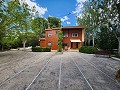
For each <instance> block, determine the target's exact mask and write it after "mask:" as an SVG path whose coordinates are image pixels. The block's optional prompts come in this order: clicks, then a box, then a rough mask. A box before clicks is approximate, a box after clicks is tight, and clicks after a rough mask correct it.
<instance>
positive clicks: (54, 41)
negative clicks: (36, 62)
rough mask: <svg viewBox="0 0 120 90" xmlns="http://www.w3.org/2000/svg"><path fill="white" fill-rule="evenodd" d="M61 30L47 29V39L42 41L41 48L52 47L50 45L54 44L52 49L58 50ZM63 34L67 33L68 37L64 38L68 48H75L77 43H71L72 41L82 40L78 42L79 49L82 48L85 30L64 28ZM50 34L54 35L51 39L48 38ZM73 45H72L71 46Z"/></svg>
mask: <svg viewBox="0 0 120 90" xmlns="http://www.w3.org/2000/svg"><path fill="white" fill-rule="evenodd" d="M59 30H60V28H53V29H51V28H49V29H46V34H45V39H40V47H50V46H48V43H52V46H51V49H52V50H57V48H58V47H57V43H58V31H59ZM62 31H63V33H64V32H67V33H68V37H64V38H63V41H62V42H63V43H66V44H67V47H68V48H71V46H73V47H72V48H75V46H76V42H73V43H71V41H70V39H80V41H81V42H78V48H80V47H81V46H82V43H83V42H84V29H83V28H62ZM72 33H78V37H72ZM48 34H52V36H51V37H48ZM71 44H72V45H71Z"/></svg>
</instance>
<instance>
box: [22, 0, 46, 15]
mask: <svg viewBox="0 0 120 90" xmlns="http://www.w3.org/2000/svg"><path fill="white" fill-rule="evenodd" d="M34 1H36V0H32V1H31V0H20V2H24V3H27V4H28V5H29V7H30V9H32V8H33V7H34V6H35V7H36V9H35V10H36V12H38V13H39V15H40V16H42V15H44V14H45V13H46V12H47V8H44V7H41V6H40V5H39V4H37V3H36V2H34Z"/></svg>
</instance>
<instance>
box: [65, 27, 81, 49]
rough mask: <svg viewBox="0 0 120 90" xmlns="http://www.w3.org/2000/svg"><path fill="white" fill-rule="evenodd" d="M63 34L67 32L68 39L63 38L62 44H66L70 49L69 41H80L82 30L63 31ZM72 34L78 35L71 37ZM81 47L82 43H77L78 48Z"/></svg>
mask: <svg viewBox="0 0 120 90" xmlns="http://www.w3.org/2000/svg"><path fill="white" fill-rule="evenodd" d="M63 32H68V37H64V38H63V43H67V44H68V47H71V42H70V39H80V40H81V41H82V29H63ZM72 33H78V37H72ZM81 46H82V42H80V43H78V48H80V47H81Z"/></svg>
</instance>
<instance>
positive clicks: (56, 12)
mask: <svg viewBox="0 0 120 90" xmlns="http://www.w3.org/2000/svg"><path fill="white" fill-rule="evenodd" d="M21 1H25V2H26V3H27V4H28V5H29V6H30V7H31V8H32V6H35V7H36V11H38V12H39V15H40V16H41V17H45V18H47V17H48V16H53V17H58V18H60V19H61V21H62V25H63V26H75V25H76V16H80V15H81V11H82V2H84V1H86V0H21Z"/></svg>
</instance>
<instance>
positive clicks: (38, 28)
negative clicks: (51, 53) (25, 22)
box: [32, 17, 48, 38]
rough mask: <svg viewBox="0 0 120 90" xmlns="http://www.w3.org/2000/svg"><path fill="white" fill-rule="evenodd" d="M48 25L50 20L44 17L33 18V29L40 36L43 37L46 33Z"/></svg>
mask: <svg viewBox="0 0 120 90" xmlns="http://www.w3.org/2000/svg"><path fill="white" fill-rule="evenodd" d="M47 27H48V22H47V20H46V19H44V18H39V17H38V18H35V19H33V20H32V30H33V31H34V32H35V34H36V36H37V37H38V38H42V37H43V34H44V33H45V29H46V28H47Z"/></svg>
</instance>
